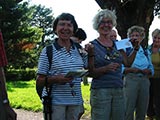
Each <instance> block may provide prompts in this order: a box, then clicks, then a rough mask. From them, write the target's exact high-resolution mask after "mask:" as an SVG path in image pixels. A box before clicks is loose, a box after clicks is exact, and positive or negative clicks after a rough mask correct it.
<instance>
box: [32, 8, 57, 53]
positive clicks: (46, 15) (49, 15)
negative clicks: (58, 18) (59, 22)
mask: <svg viewBox="0 0 160 120" xmlns="http://www.w3.org/2000/svg"><path fill="white" fill-rule="evenodd" d="M32 8H34V9H35V11H34V13H33V16H32V17H33V19H32V21H31V23H30V24H31V25H32V26H36V27H37V28H41V29H42V31H43V34H42V37H41V41H40V43H38V46H39V47H38V48H39V49H38V51H39V52H40V51H41V48H43V47H44V46H45V45H46V44H48V43H51V42H52V40H53V39H52V38H54V35H55V34H54V33H53V29H52V22H53V20H54V17H53V12H52V10H51V9H49V8H45V7H44V6H41V5H38V6H36V5H34V6H32Z"/></svg>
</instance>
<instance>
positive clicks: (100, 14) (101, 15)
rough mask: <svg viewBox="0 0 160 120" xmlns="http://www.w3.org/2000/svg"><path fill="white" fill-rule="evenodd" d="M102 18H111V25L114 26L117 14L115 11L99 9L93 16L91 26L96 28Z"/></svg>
mask: <svg viewBox="0 0 160 120" xmlns="http://www.w3.org/2000/svg"><path fill="white" fill-rule="evenodd" d="M103 18H107V19H111V20H112V23H113V27H116V25H117V22H116V20H117V16H116V15H115V11H111V10H108V9H103V10H100V11H99V12H98V13H97V14H96V15H95V17H94V18H93V28H94V29H95V30H98V27H99V25H100V23H101V21H102V19H103Z"/></svg>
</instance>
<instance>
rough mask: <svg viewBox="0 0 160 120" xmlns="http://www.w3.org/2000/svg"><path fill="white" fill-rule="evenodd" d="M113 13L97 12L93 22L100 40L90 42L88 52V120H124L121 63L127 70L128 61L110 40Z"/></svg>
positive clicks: (107, 11) (106, 11)
mask: <svg viewBox="0 0 160 120" xmlns="http://www.w3.org/2000/svg"><path fill="white" fill-rule="evenodd" d="M116 19H117V17H116V15H115V13H114V12H113V11H110V10H108V9H104V10H101V11H99V12H98V13H97V14H96V15H95V17H94V19H93V28H94V29H95V30H96V31H97V32H98V33H99V37H98V38H96V39H94V40H93V41H91V42H90V43H91V44H92V45H93V50H88V69H89V75H90V76H91V77H92V78H93V79H92V83H91V89H90V90H91V94H90V105H91V120H124V117H125V98H124V92H123V80H122V75H123V74H122V72H121V71H122V63H123V64H124V65H126V66H128V60H129V59H128V58H126V56H122V54H121V53H120V51H118V50H117V49H116V46H115V44H114V42H113V40H111V38H110V32H111V30H112V29H113V27H115V26H116V24H117V23H116Z"/></svg>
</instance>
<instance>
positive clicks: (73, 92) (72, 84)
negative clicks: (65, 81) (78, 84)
mask: <svg viewBox="0 0 160 120" xmlns="http://www.w3.org/2000/svg"><path fill="white" fill-rule="evenodd" d="M69 85H70V88H71V94H72V96H76V91H74V82H70V83H69Z"/></svg>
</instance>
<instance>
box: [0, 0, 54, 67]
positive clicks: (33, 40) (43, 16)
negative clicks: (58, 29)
mask: <svg viewBox="0 0 160 120" xmlns="http://www.w3.org/2000/svg"><path fill="white" fill-rule="evenodd" d="M51 13H52V10H50V9H47V8H44V7H43V6H40V5H39V6H36V5H34V6H29V3H28V2H21V0H16V1H15V0H0V16H1V17H0V28H1V31H2V34H3V38H4V42H5V48H6V53H7V58H8V61H9V65H8V67H9V68H14V69H24V68H34V67H35V66H37V58H38V55H37V44H40V43H41V41H42V43H43V42H44V39H45V36H46V35H50V34H52V29H51V23H52V21H53V16H52V14H51Z"/></svg>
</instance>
